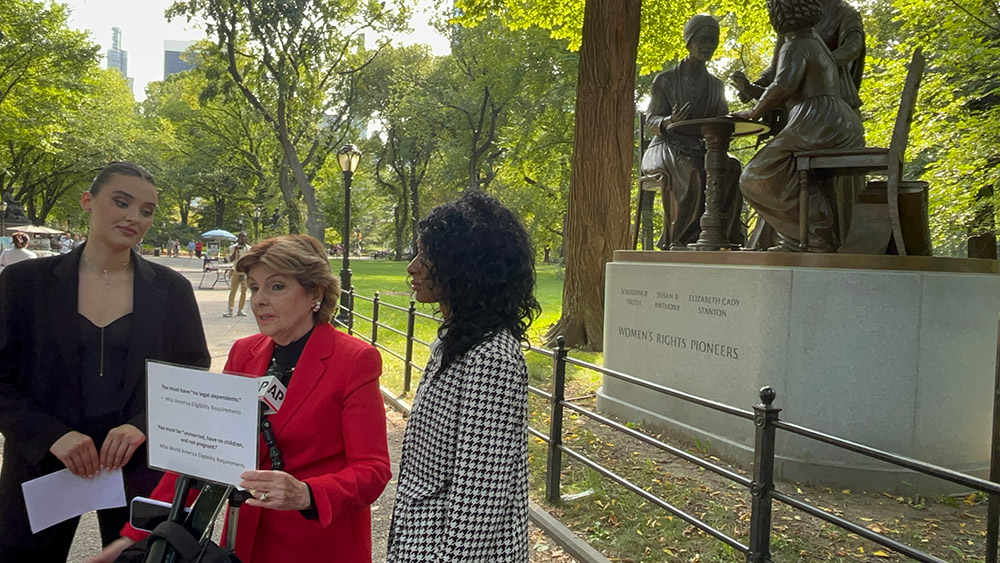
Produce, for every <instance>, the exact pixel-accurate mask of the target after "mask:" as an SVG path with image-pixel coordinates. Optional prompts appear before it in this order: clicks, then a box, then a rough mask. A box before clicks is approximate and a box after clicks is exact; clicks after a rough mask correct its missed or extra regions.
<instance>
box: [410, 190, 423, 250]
mask: <svg viewBox="0 0 1000 563" xmlns="http://www.w3.org/2000/svg"><path fill="white" fill-rule="evenodd" d="M419 187H420V182H419V181H417V180H416V179H415V178H410V186H409V188H410V190H409V191H410V251H411V252H413V253H414V254H416V253H417V224H418V223H419V222H420V219H421V217H420V192H419V191H418V189H417V188H419Z"/></svg>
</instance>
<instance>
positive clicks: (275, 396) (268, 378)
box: [257, 375, 287, 414]
mask: <svg viewBox="0 0 1000 563" xmlns="http://www.w3.org/2000/svg"><path fill="white" fill-rule="evenodd" d="M286 391H287V390H286V389H285V386H284V384H282V383H281V380H279V379H278V378H277V377H275V376H273V375H265V376H264V377H261V378H260V381H259V382H258V384H257V398H258V399H260V402H262V403H264V405H265V406H266V407H267V408H265V409H264V414H274V413H276V412H278V410H279V409H281V403H283V402H285V393H286Z"/></svg>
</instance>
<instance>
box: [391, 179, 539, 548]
mask: <svg viewBox="0 0 1000 563" xmlns="http://www.w3.org/2000/svg"><path fill="white" fill-rule="evenodd" d="M417 235H418V238H417V248H418V253H417V256H416V257H415V258H414V259H413V261H412V262H410V265H409V266H408V267H407V269H406V271H407V273H408V274H409V275H410V276H411V288H412V289H413V293H414V299H416V300H417V301H419V302H421V303H437V305H438V307H439V308H440V313H441V316H442V317H444V322H443V323H442V325H441V327H440V328H439V329H438V338H437V340H435V342H434V344H433V345H432V347H431V357H430V360H429V361H428V363H427V368H426V370H425V371H424V376H423V378H422V379H421V380H420V386H419V388H418V389H417V393H416V396H415V397H414V399H413V409H412V411H411V413H410V419H409V422H407V425H406V433H405V435H404V437H403V452H402V459H401V460H400V465H399V481H398V485H397V488H396V503H395V506H394V507H393V513H392V524H391V526H390V529H389V540H388V557H387V562H388V563H410V562H413V561H449V562H457V561H470V562H471V561H491V562H505V563H509V562H515V561H516V562H527V561H528V451H527V439H528V418H527V415H528V368H527V366H526V364H525V361H524V354H523V352H522V351H521V345H520V343H521V340H523V339H524V337H525V331H526V330H527V328H528V326H529V325H530V324H531V321H532V319H534V318H535V317H537V315H538V313H539V310H540V308H539V305H538V302H537V301H536V300H535V298H534V296H533V294H532V292H533V289H534V285H535V254H534V250H533V249H532V246H531V241H530V240H529V238H528V234H527V232H525V230H524V227H522V226H521V224H520V222H519V221H518V219H517V217H515V216H514V214H513V213H512V212H511V211H510V210H508V209H507V208H505V207H503V206H502V205H501V204H500V203H499V202H498V201H497V200H496V199H494V198H493V197H492V196H489V195H487V194H485V193H482V192H478V191H471V192H467V193H466V194H465V195H464V196H463V197H462V198H461V199H459V200H458V201H455V202H452V203H447V204H445V205H442V206H439V207H437V208H435V209H434V210H432V211H431V212H430V213H429V214H428V215H427V216H426V217H425V218H424V219H422V220H421V221H420V223H419V225H418V233H417Z"/></svg>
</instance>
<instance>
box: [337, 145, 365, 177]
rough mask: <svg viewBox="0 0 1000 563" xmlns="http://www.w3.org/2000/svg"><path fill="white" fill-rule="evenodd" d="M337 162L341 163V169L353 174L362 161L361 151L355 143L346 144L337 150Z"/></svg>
mask: <svg viewBox="0 0 1000 563" xmlns="http://www.w3.org/2000/svg"><path fill="white" fill-rule="evenodd" d="M337 162H338V163H339V164H340V170H341V171H343V172H344V173H347V172H350V173H351V174H353V173H354V171H355V170H357V169H358V163H359V162H361V151H360V150H359V149H358V147H356V146H354V145H353V144H349V145H344V146H343V147H342V148H341V149H340V150H339V151H337Z"/></svg>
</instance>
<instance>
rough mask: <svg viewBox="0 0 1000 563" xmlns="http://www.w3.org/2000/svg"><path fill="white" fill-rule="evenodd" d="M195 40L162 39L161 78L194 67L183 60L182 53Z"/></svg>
mask: <svg viewBox="0 0 1000 563" xmlns="http://www.w3.org/2000/svg"><path fill="white" fill-rule="evenodd" d="M195 43H196V41H176V40H174V39H166V40H164V41H163V78H164V79H166V78H167V77H168V76H170V75H171V74H176V73H178V72H184V71H185V70H188V69H191V68H193V67H194V65H193V64H191V63H189V62H187V61H185V60H184V58H183V57H182V55H183V54H184V52H185V51H187V50H188V48H190V47H191V46H192V45H194V44H195Z"/></svg>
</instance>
